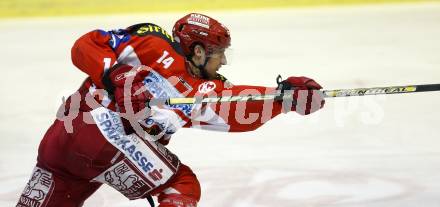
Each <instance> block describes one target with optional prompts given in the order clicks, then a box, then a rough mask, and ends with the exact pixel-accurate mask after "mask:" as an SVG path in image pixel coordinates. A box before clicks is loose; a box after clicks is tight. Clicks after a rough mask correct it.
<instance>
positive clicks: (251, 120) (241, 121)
mask: <svg viewBox="0 0 440 207" xmlns="http://www.w3.org/2000/svg"><path fill="white" fill-rule="evenodd" d="M274 93H275V88H271V87H262V86H246V85H237V86H232V87H229V88H227V89H222V90H221V91H217V96H222V97H223V96H236V95H251V94H253V95H256V94H258V95H264V94H274ZM208 106H209V107H208V108H204V107H202V108H201V109H199V110H195V111H192V115H191V121H190V122H189V123H188V124H187V125H186V126H184V127H193V128H201V129H208V130H216V131H229V132H246V131H253V130H255V129H257V128H259V127H261V126H262V125H264V124H265V123H266V122H268V121H269V120H271V119H272V118H274V117H275V116H277V115H278V114H280V113H281V112H282V103H281V102H279V101H273V100H266V101H242V102H223V103H218V104H210V105H208ZM209 111H212V112H213V113H211V112H209Z"/></svg>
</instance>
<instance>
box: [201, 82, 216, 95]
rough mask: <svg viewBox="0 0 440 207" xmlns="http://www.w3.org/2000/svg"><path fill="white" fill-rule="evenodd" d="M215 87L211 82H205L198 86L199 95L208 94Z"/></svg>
mask: <svg viewBox="0 0 440 207" xmlns="http://www.w3.org/2000/svg"><path fill="white" fill-rule="evenodd" d="M215 87H216V85H215V83H214V82H212V81H206V82H203V83H202V84H200V85H199V93H209V92H211V91H213V90H214V89H215Z"/></svg>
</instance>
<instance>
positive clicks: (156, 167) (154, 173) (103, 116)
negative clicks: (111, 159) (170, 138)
mask: <svg viewBox="0 0 440 207" xmlns="http://www.w3.org/2000/svg"><path fill="white" fill-rule="evenodd" d="M91 114H92V116H93V119H94V120H95V123H96V125H97V126H98V128H99V130H100V131H101V133H102V134H103V136H104V138H106V139H107V141H108V142H110V143H111V144H112V145H113V146H114V147H116V148H117V149H118V150H119V151H121V152H122V153H123V154H124V155H125V157H126V158H128V159H129V160H130V162H131V163H132V164H133V165H134V166H135V167H136V168H137V169H138V170H139V171H140V172H141V173H142V174H143V175H144V176H145V177H146V178H147V179H148V181H149V182H151V183H153V184H154V186H159V185H162V184H164V183H165V182H166V181H167V180H168V179H169V178H170V177H171V176H172V175H173V174H174V173H175V171H176V168H177V167H172V166H170V165H169V164H168V163H165V162H166V159H164V158H163V157H159V156H160V155H158V154H157V153H155V152H154V151H157V149H156V148H155V147H154V143H153V142H149V141H145V142H144V141H143V140H141V138H139V137H138V136H136V135H135V134H131V135H126V134H125V132H124V129H123V125H122V122H121V119H120V117H119V115H118V114H117V113H115V112H112V111H110V110H108V109H106V108H104V107H100V108H96V109H94V110H93V111H91Z"/></svg>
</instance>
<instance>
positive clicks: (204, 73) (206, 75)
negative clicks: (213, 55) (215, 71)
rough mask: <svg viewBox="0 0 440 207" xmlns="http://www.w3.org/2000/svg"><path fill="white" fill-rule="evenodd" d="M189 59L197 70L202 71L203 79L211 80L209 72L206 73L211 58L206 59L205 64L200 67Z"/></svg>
mask: <svg viewBox="0 0 440 207" xmlns="http://www.w3.org/2000/svg"><path fill="white" fill-rule="evenodd" d="M188 59H189V61H190V62H191V63H192V64H193V65H194V66H195V67H196V68H198V69H199V70H200V74H201V75H202V78H203V79H209V75H208V72H207V71H206V69H205V67H206V65H207V64H208V61H209V59H210V57H206V59H205V62H204V63H203V64H199V65H197V64H196V63H195V62H194V61H193V59H192V58H188Z"/></svg>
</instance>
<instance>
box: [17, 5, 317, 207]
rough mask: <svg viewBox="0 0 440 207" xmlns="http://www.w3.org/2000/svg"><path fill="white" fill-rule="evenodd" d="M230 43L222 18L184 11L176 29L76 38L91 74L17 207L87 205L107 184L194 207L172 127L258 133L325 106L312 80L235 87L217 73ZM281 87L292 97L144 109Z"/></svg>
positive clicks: (63, 114) (45, 145)
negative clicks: (292, 114)
mask: <svg viewBox="0 0 440 207" xmlns="http://www.w3.org/2000/svg"><path fill="white" fill-rule="evenodd" d="M230 44H231V36H230V33H229V30H228V29H227V28H226V27H225V26H224V25H222V24H221V23H219V22H218V21H216V20H215V19H213V18H211V17H208V16H206V15H203V14H197V13H191V14H188V15H186V16H184V17H183V18H181V19H179V20H178V21H177V22H176V23H175V25H174V28H173V32H172V35H170V34H169V33H167V32H166V31H165V30H164V29H162V28H161V27H159V26H157V25H155V24H151V23H142V24H136V25H133V26H130V27H128V28H126V29H120V30H112V31H103V30H95V31H91V32H89V33H87V34H85V35H83V36H82V37H81V38H79V39H78V40H77V41H76V42H75V44H74V45H73V47H72V51H71V52H72V61H73V64H74V65H75V66H76V67H78V68H79V69H80V70H82V71H84V72H85V73H86V74H88V76H89V77H88V78H87V79H86V80H85V81H84V82H83V84H82V85H81V87H80V88H79V89H78V91H77V92H76V93H74V94H73V95H71V96H70V97H69V98H68V100H67V101H66V102H65V103H64V104H63V106H62V107H61V108H60V110H59V113H58V116H57V120H55V122H54V123H53V124H52V126H51V127H50V128H49V129H48V130H47V132H46V134H45V135H44V138H43V140H42V141H41V143H40V146H39V150H38V159H37V164H36V167H35V169H34V171H33V174H32V176H31V179H30V180H29V182H28V183H27V185H26V187H25V190H24V191H23V193H22V195H21V196H20V198H19V201H18V204H17V206H20V207H21V206H26V207H33V206H39V207H49V206H50V207H77V206H82V205H83V203H84V201H85V200H86V199H87V198H88V197H89V196H91V195H92V194H93V193H94V192H95V191H96V190H97V189H98V188H99V187H100V186H101V185H102V184H107V185H109V186H111V187H113V188H114V189H116V190H117V191H119V192H120V193H122V194H123V195H124V196H126V197H127V198H128V199H148V201H149V202H150V204H152V203H151V201H152V200H151V196H157V201H158V203H159V206H160V207H195V206H197V203H198V202H199V200H200V194H201V192H200V184H199V181H198V179H197V177H196V175H195V174H194V173H193V172H192V170H191V169H190V168H189V167H188V166H187V165H185V164H183V163H181V162H180V161H179V159H178V157H177V156H176V155H174V154H173V153H171V152H170V151H169V150H168V149H167V148H166V147H165V145H166V144H168V142H169V140H170V138H171V135H172V134H173V133H175V132H176V130H178V129H180V128H182V127H184V128H200V129H208V130H218V131H225V132H245V131H252V130H255V129H257V128H258V127H260V126H262V125H263V124H264V123H266V122H267V121H269V120H270V119H272V118H274V117H275V116H277V115H278V114H280V113H287V112H289V111H296V112H297V113H299V114H302V115H306V114H310V113H313V112H315V111H317V110H319V109H320V108H322V106H323V105H324V100H323V98H322V93H320V91H319V89H321V86H320V85H319V84H318V83H316V82H315V81H314V80H312V79H310V78H306V77H293V76H292V77H289V78H287V79H286V80H283V81H281V82H280V83H279V84H278V85H277V86H275V87H262V86H247V85H232V84H231V83H230V82H229V81H228V80H227V79H226V78H225V77H223V76H222V75H220V74H218V73H217V71H218V70H219V69H220V67H221V66H222V65H224V64H226V63H227V60H228V59H227V57H226V55H225V51H226V50H228V48H229V46H230ZM274 85H275V84H274ZM277 89H278V90H277ZM280 90H282V91H284V92H287V91H291V92H293V99H292V100H291V101H290V102H289V103H286V102H281V101H273V100H266V101H249V102H230V103H223V104H176V105H159V106H148V107H146V106H147V104H146V103H147V102H149V101H150V100H153V99H158V98H168V97H195V96H231V95H250V94H274V93H277V92H279V91H280ZM292 103H294V104H292ZM194 153H197V152H194ZM200 156H203V155H200Z"/></svg>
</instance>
